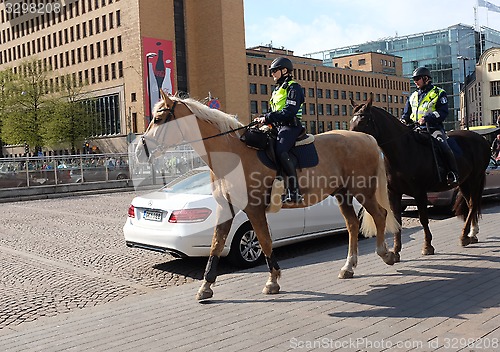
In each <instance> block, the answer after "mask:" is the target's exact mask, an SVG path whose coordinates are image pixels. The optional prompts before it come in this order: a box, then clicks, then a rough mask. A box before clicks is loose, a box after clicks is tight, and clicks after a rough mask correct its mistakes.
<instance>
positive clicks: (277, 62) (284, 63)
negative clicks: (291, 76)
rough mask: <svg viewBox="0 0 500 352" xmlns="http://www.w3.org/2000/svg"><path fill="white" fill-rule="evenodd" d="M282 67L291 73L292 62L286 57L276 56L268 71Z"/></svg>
mask: <svg viewBox="0 0 500 352" xmlns="http://www.w3.org/2000/svg"><path fill="white" fill-rule="evenodd" d="M282 68H286V69H287V70H288V73H292V71H293V64H292V62H291V61H290V59H287V58H286V57H277V58H276V59H274V60H273V62H272V63H271V66H270V67H269V71H273V70H281V69H282Z"/></svg>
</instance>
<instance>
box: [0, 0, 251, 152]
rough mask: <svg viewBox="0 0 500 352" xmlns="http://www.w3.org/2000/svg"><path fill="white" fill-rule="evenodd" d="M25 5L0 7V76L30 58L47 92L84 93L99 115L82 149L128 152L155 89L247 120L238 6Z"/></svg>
mask: <svg viewBox="0 0 500 352" xmlns="http://www.w3.org/2000/svg"><path fill="white" fill-rule="evenodd" d="M15 3H18V4H19V5H18V6H14V5H15ZM30 3H33V1H10V0H0V70H5V69H9V70H12V71H13V72H16V71H17V69H18V68H19V66H20V64H21V63H22V62H23V61H26V60H31V59H35V60H38V61H39V63H40V65H43V67H50V68H52V74H51V75H50V77H49V78H48V79H47V82H45V84H44V85H45V87H46V89H47V90H48V91H50V92H58V91H61V89H62V86H63V85H64V83H65V82H68V81H71V82H72V83H71V84H74V85H85V90H86V91H88V92H89V95H90V96H91V97H93V98H94V99H93V100H92V102H93V103H92V104H94V105H95V109H96V110H97V111H98V112H99V121H98V123H97V125H96V129H95V131H94V136H93V137H92V141H91V144H93V145H97V146H98V147H99V149H100V150H101V151H103V152H124V151H126V150H127V138H126V136H127V135H133V134H136V133H142V132H143V131H144V130H145V128H146V127H147V124H148V122H149V120H150V111H151V108H150V106H151V105H152V104H154V103H155V102H156V101H157V100H158V97H159V89H164V90H165V91H168V92H177V91H183V92H189V94H190V96H191V97H193V98H196V99H204V98H206V97H207V96H208V95H209V94H211V95H212V96H214V97H217V98H218V99H219V101H220V104H221V108H222V109H223V110H224V111H227V112H229V113H232V114H238V115H240V116H248V115H249V112H248V104H247V97H248V94H247V82H246V75H245V72H246V62H245V34H244V21H243V1H242V0H215V1H204V0H189V1H184V0H163V1H153V0H141V1H133V0H60V1H59V0H56V1H41V2H37V4H38V5H37V6H36V7H33V6H29V4H30ZM25 5H28V6H25ZM31 5H34V4H31ZM41 5H43V6H41ZM25 10H26V11H25ZM150 98H151V99H150Z"/></svg>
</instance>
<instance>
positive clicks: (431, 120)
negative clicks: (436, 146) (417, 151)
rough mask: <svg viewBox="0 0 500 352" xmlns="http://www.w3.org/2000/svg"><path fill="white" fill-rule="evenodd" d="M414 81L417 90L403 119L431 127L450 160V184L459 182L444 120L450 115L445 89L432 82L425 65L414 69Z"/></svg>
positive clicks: (404, 112)
mask: <svg viewBox="0 0 500 352" xmlns="http://www.w3.org/2000/svg"><path fill="white" fill-rule="evenodd" d="M413 81H414V82H415V85H416V86H417V88H418V89H417V90H416V91H415V92H413V93H412V95H410V97H409V98H408V100H407V101H406V106H405V108H404V111H403V117H402V120H403V122H405V123H406V124H412V123H416V124H417V125H418V128H420V129H426V128H427V127H429V130H430V133H431V135H432V137H434V138H436V139H437V140H438V141H440V142H441V145H442V146H443V148H442V149H443V151H444V152H445V154H446V159H447V161H448V167H449V170H450V171H449V172H448V173H447V175H446V180H447V182H448V185H450V186H456V185H457V184H458V168H457V162H456V160H455V156H454V155H453V152H452V150H451V148H450V146H449V145H448V142H447V140H446V139H447V137H446V133H445V131H444V126H443V121H444V120H445V119H446V117H447V116H448V97H447V95H446V92H445V91H444V89H442V88H439V87H437V86H434V85H433V84H432V77H431V72H430V71H429V69H427V68H425V67H418V68H416V69H415V71H413Z"/></svg>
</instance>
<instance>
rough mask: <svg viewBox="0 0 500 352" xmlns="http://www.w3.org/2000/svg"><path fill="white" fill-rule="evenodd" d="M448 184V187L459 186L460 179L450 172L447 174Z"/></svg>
mask: <svg viewBox="0 0 500 352" xmlns="http://www.w3.org/2000/svg"><path fill="white" fill-rule="evenodd" d="M446 182H447V183H448V186H453V187H454V186H457V185H458V177H457V174H456V173H455V172H453V171H450V172H448V173H447V174H446Z"/></svg>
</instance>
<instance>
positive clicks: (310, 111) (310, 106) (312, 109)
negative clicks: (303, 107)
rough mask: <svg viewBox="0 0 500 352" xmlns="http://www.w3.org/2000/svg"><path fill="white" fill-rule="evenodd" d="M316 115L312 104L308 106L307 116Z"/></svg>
mask: <svg viewBox="0 0 500 352" xmlns="http://www.w3.org/2000/svg"><path fill="white" fill-rule="evenodd" d="M315 114H316V106H315V105H314V104H309V115H315Z"/></svg>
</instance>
